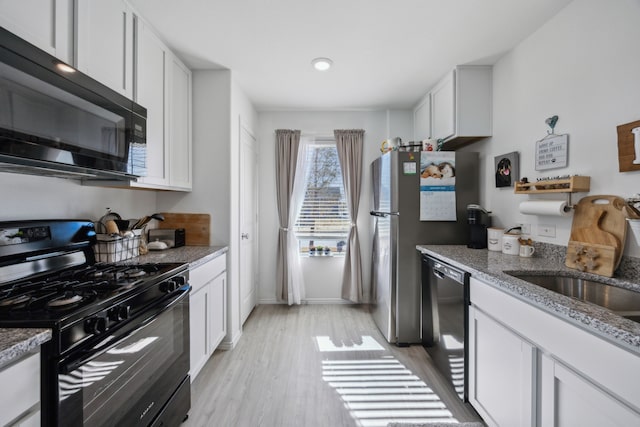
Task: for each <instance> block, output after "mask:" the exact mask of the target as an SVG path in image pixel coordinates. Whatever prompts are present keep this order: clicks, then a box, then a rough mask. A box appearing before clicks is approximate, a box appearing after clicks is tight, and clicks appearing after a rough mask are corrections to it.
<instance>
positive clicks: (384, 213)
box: [369, 211, 400, 218]
mask: <svg viewBox="0 0 640 427" xmlns="http://www.w3.org/2000/svg"><path fill="white" fill-rule="evenodd" d="M369 215H373V216H379V217H382V218H386V217H388V216H389V215H394V216H399V215H400V212H380V211H371V212H369Z"/></svg>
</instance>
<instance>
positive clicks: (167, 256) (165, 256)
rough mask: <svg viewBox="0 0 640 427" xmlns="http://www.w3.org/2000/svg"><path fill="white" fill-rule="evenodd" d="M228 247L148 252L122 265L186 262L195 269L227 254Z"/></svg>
mask: <svg viewBox="0 0 640 427" xmlns="http://www.w3.org/2000/svg"><path fill="white" fill-rule="evenodd" d="M228 250H229V247H228V246H181V247H179V248H171V249H166V250H163V251H149V253H148V254H146V255H140V256H137V257H135V258H131V259H128V260H126V261H123V264H145V263H155V262H186V263H188V264H189V268H195V267H197V266H199V265H201V264H204V263H205V262H208V261H211V260H212V259H214V258H217V257H219V256H220V255H222V254H224V253H227V251H228Z"/></svg>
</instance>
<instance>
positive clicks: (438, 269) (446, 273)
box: [427, 258, 469, 285]
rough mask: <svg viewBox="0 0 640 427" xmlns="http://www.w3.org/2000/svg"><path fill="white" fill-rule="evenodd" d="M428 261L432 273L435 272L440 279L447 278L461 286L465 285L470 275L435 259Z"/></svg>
mask: <svg viewBox="0 0 640 427" xmlns="http://www.w3.org/2000/svg"><path fill="white" fill-rule="evenodd" d="M427 260H428V262H429V264H430V265H431V271H433V274H434V275H435V276H436V277H438V278H439V279H444V278H445V277H447V278H449V279H451V280H453V281H455V282H457V283H459V284H461V285H464V283H465V280H466V278H467V276H468V275H469V273H467V272H465V271H462V270H459V269H457V268H455V267H452V266H450V265H447V264H444V263H442V262H440V261H438V260H436V259H433V258H427Z"/></svg>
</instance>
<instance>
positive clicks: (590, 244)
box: [565, 195, 627, 277]
mask: <svg viewBox="0 0 640 427" xmlns="http://www.w3.org/2000/svg"><path fill="white" fill-rule="evenodd" d="M625 206H626V205H625V202H624V199H622V198H621V197H618V196H604V195H603V196H589V197H585V198H583V199H581V200H580V202H578V204H577V205H576V208H575V213H574V216H573V223H572V224H571V236H570V238H569V245H568V247H567V258H566V261H565V265H566V266H567V267H570V268H575V269H578V270H581V271H587V272H590V273H595V274H600V275H603V276H609V277H611V276H613V272H614V271H615V269H616V268H618V265H619V264H620V260H621V259H622V251H623V250H624V244H625V241H626V235H627V222H626V218H627V210H626V207H625Z"/></svg>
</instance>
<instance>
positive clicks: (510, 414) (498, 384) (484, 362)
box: [469, 307, 536, 426]
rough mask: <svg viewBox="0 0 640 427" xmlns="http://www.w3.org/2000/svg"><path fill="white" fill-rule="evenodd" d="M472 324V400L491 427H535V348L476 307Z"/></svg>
mask: <svg viewBox="0 0 640 427" xmlns="http://www.w3.org/2000/svg"><path fill="white" fill-rule="evenodd" d="M469 322H470V325H469V326H470V336H471V337H472V339H470V340H469V351H470V354H473V357H472V358H471V361H470V364H469V379H470V380H471V382H470V384H469V400H470V401H471V402H472V404H473V406H474V407H475V409H476V411H478V413H479V414H480V415H481V416H482V418H484V419H485V421H487V422H488V423H490V424H492V425H498V426H533V425H534V414H533V411H532V409H533V404H534V401H533V399H534V394H533V392H534V382H533V381H534V374H535V354H536V349H535V347H534V346H533V345H531V344H530V343H528V342H527V341H525V340H523V339H522V338H521V337H520V336H518V335H517V334H515V333H513V332H512V331H511V330H509V329H507V328H506V327H504V326H503V325H501V324H500V323H498V322H497V321H496V320H494V319H493V318H491V317H490V316H488V315H486V314H484V313H483V312H482V311H480V310H477V309H476V308H475V307H470V311H469Z"/></svg>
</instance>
